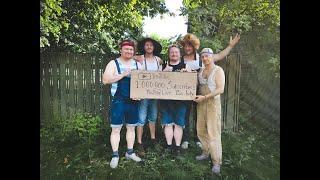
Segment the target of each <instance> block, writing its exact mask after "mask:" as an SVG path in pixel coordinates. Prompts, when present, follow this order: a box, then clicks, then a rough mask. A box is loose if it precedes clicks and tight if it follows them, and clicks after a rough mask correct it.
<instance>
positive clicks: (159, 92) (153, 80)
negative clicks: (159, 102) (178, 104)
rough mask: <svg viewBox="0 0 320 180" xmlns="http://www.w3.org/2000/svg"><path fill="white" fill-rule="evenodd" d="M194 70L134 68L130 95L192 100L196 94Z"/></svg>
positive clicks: (143, 97) (145, 97)
mask: <svg viewBox="0 0 320 180" xmlns="http://www.w3.org/2000/svg"><path fill="white" fill-rule="evenodd" d="M196 87H197V73H196V72H161V71H141V70H134V71H132V73H131V86H130V97H131V98H139V99H173V100H193V99H194V98H195V96H196Z"/></svg>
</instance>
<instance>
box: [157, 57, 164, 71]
mask: <svg viewBox="0 0 320 180" xmlns="http://www.w3.org/2000/svg"><path fill="white" fill-rule="evenodd" d="M157 59H158V61H159V69H158V71H162V64H163V61H162V59H161V58H160V57H158V56H157Z"/></svg>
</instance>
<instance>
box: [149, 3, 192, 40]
mask: <svg viewBox="0 0 320 180" xmlns="http://www.w3.org/2000/svg"><path fill="white" fill-rule="evenodd" d="M165 3H166V7H167V8H168V9H169V11H170V12H174V13H175V14H176V15H177V16H175V17H173V16H169V15H167V14H165V15H163V19H161V18H160V15H158V16H156V17H155V18H153V19H151V18H150V17H145V19H144V21H143V22H144V26H143V31H144V35H145V36H148V35H150V34H158V35H159V36H160V37H162V38H170V37H173V36H175V35H178V34H182V35H185V34H186V33H187V25H186V24H185V23H186V22H187V18H186V17H182V16H178V15H179V14H180V10H179V8H180V7H181V6H182V0H165Z"/></svg>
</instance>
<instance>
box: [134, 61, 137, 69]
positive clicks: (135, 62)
mask: <svg viewBox="0 0 320 180" xmlns="http://www.w3.org/2000/svg"><path fill="white" fill-rule="evenodd" d="M134 62H135V63H136V69H137V70H138V63H137V61H134Z"/></svg>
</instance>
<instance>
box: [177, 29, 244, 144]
mask: <svg viewBox="0 0 320 180" xmlns="http://www.w3.org/2000/svg"><path fill="white" fill-rule="evenodd" d="M239 39H240V35H239V34H236V36H235V37H234V38H232V36H231V37H230V41H229V45H228V47H226V48H225V49H224V50H223V51H221V52H219V53H218V54H213V61H215V62H217V61H219V60H223V59H224V58H225V57H226V56H227V55H228V54H229V53H230V51H231V49H232V48H233V47H234V46H235V45H236V44H237V43H238V41H239ZM180 43H181V45H182V46H183V50H184V55H183V56H182V61H183V62H184V63H185V64H188V66H189V67H190V68H191V70H195V71H199V70H200V68H201V67H202V61H201V60H200V58H199V54H198V53H197V50H198V49H199V47H200V40H199V38H198V37H197V36H196V35H194V34H191V33H188V34H186V35H185V36H184V37H183V38H182V40H181V42H180ZM186 104H187V112H186V117H185V118H186V120H185V121H186V128H185V129H184V132H183V138H182V139H183V143H182V145H181V147H182V148H183V149H188V144H189V142H188V141H189V135H190V129H189V116H190V112H191V109H193V111H194V115H196V114H197V112H196V108H195V106H196V105H195V104H194V103H192V102H188V101H186ZM193 119H194V121H195V123H196V122H197V119H196V116H193ZM194 132H195V130H194ZM195 141H196V144H197V145H198V146H199V147H201V143H200V141H199V139H198V138H197V135H195Z"/></svg>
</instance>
